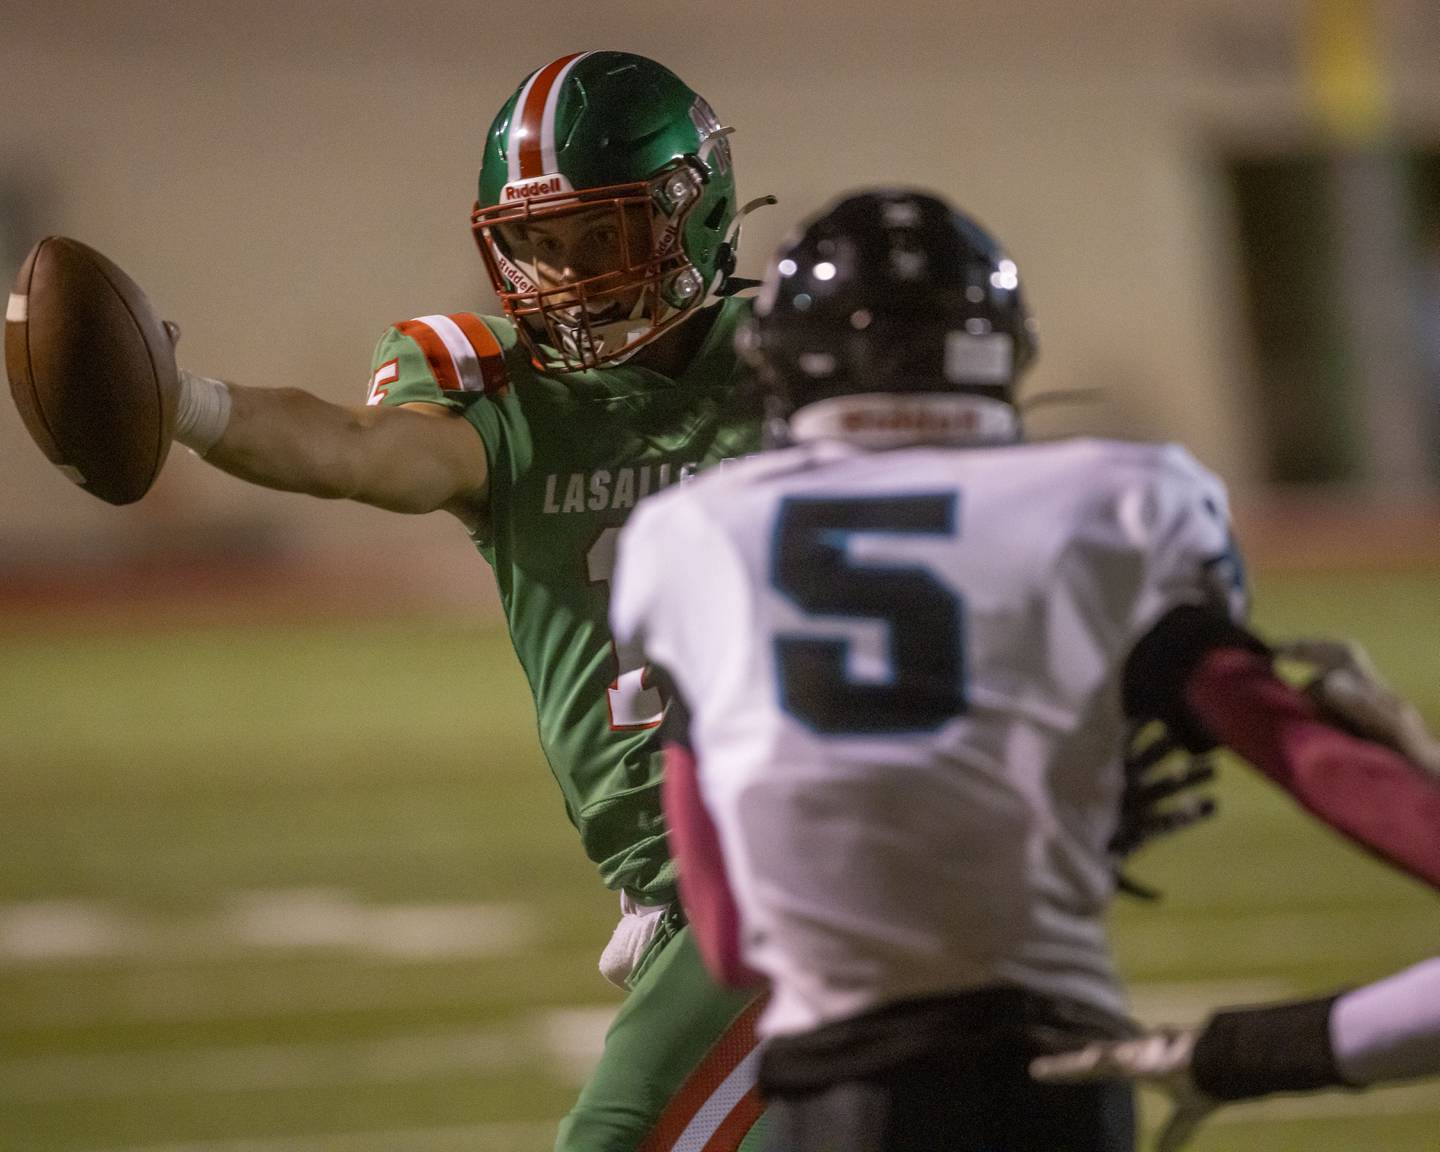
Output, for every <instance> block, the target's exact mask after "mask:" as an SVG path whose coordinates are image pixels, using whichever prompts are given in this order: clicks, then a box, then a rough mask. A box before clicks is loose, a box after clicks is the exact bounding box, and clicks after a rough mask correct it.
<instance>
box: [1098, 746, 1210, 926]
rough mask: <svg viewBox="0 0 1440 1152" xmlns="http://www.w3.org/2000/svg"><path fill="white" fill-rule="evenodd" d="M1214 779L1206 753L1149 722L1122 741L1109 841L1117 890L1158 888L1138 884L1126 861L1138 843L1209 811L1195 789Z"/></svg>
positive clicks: (1149, 892)
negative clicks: (1120, 779) (1121, 783)
mask: <svg viewBox="0 0 1440 1152" xmlns="http://www.w3.org/2000/svg"><path fill="white" fill-rule="evenodd" d="M1214 778H1215V768H1214V765H1213V764H1212V763H1211V761H1210V757H1209V755H1195V754H1193V753H1190V752H1187V751H1186V750H1185V749H1184V748H1182V747H1181V746H1180V744H1179V743H1178V742H1177V741H1175V740H1174V739H1172V738H1171V737H1170V735H1169V734H1168V733H1166V732H1164V731H1163V729H1162V730H1159V731H1156V729H1155V726H1154V725H1144V726H1138V727H1136V728H1135V729H1134V730H1133V731H1132V732H1131V733H1130V736H1129V739H1128V740H1127V741H1126V745H1125V791H1124V793H1123V795H1122V796H1121V800H1120V823H1119V825H1118V826H1117V827H1116V829H1115V835H1114V836H1113V837H1111V840H1110V854H1111V856H1112V857H1113V859H1114V861H1115V882H1116V886H1117V887H1118V888H1119V890H1120V891H1121V892H1124V893H1126V894H1127V895H1129V896H1136V897H1139V898H1140V899H1142V900H1154V899H1157V898H1158V897H1159V895H1160V894H1159V892H1158V891H1156V890H1155V889H1154V888H1151V887H1149V886H1147V885H1144V884H1141V883H1139V882H1138V881H1137V880H1135V879H1134V877H1132V876H1131V875H1130V874H1129V872H1128V871H1127V870H1126V867H1125V865H1126V862H1127V861H1128V859H1129V858H1130V856H1132V855H1133V854H1134V853H1135V852H1137V851H1139V849H1140V848H1142V847H1143V846H1144V845H1146V844H1148V843H1150V841H1152V840H1155V839H1157V838H1159V837H1161V836H1169V835H1171V834H1173V833H1175V832H1179V831H1180V830H1182V829H1184V828H1188V827H1190V826H1191V825H1192V824H1196V823H1198V822H1199V821H1201V820H1204V819H1206V818H1207V817H1210V816H1213V815H1214V813H1215V800H1214V798H1213V797H1211V796H1208V795H1204V794H1201V793H1200V792H1199V789H1200V788H1201V787H1202V786H1204V785H1206V784H1208V783H1209V782H1210V781H1212V780H1213V779H1214Z"/></svg>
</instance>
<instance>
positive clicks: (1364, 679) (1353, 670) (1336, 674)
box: [1276, 638, 1440, 780]
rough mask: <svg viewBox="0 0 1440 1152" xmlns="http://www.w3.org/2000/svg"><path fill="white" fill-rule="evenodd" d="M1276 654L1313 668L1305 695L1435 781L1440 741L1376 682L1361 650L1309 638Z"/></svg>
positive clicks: (1439, 768)
mask: <svg viewBox="0 0 1440 1152" xmlns="http://www.w3.org/2000/svg"><path fill="white" fill-rule="evenodd" d="M1276 651H1277V654H1278V655H1279V656H1280V657H1281V658H1282V659H1285V660H1298V661H1300V662H1302V663H1305V664H1309V665H1311V666H1312V667H1314V668H1315V670H1316V676H1315V679H1313V680H1312V681H1311V682H1310V683H1309V684H1307V685H1306V687H1305V691H1306V693H1307V694H1308V695H1309V696H1310V698H1311V699H1312V700H1314V701H1315V703H1316V704H1318V705H1319V706H1320V708H1321V709H1322V710H1323V711H1324V712H1325V713H1326V714H1327V715H1328V716H1329V717H1330V718H1331V719H1333V720H1335V721H1337V722H1339V723H1340V724H1342V725H1344V726H1345V727H1346V728H1349V729H1350V730H1351V731H1353V732H1355V733H1356V734H1357V735H1359V736H1363V737H1364V738H1366V739H1367V740H1373V741H1375V742H1376V743H1377V744H1384V745H1385V746H1386V747H1388V748H1392V749H1394V750H1395V751H1396V752H1398V753H1400V755H1402V756H1404V757H1405V759H1407V760H1409V761H1410V763H1412V764H1414V765H1415V766H1416V767H1417V768H1419V769H1420V770H1421V771H1422V772H1424V773H1425V774H1426V775H1427V776H1430V777H1432V778H1434V779H1436V780H1440V740H1436V739H1435V737H1434V736H1433V735H1431V733H1430V730H1429V729H1428V728H1427V727H1426V726H1425V721H1424V720H1423V719H1421V717H1420V713H1419V712H1418V711H1416V709H1415V705H1413V704H1411V703H1410V702H1409V701H1408V700H1406V699H1404V698H1403V697H1401V696H1399V695H1397V694H1396V693H1395V691H1394V690H1393V689H1392V688H1391V687H1390V685H1388V684H1386V683H1385V681H1384V680H1383V679H1381V676H1380V673H1379V672H1378V671H1376V669H1375V665H1374V664H1372V663H1371V661H1370V657H1369V656H1368V655H1367V654H1366V652H1365V649H1364V648H1362V647H1360V645H1359V644H1356V643H1354V642H1353V641H1349V640H1325V639H1319V638H1309V639H1303V640H1295V641H1292V642H1291V643H1289V644H1284V645H1281V646H1280V647H1279V648H1278V649H1277V650H1276Z"/></svg>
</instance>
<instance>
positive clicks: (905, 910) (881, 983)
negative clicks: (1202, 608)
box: [612, 439, 1233, 1035]
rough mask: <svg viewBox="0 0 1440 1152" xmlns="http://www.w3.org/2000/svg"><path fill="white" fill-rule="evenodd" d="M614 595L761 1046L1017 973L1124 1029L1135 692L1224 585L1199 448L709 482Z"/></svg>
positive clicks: (816, 465)
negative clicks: (670, 728)
mask: <svg viewBox="0 0 1440 1152" xmlns="http://www.w3.org/2000/svg"><path fill="white" fill-rule="evenodd" d="M619 548H620V551H619V559H618V566H617V570H616V576H615V583H614V586H613V592H614V597H613V600H612V622H613V624H614V628H615V634H616V636H617V638H618V639H620V640H621V641H622V642H624V641H630V640H638V641H639V642H641V643H642V644H643V645H644V648H645V651H646V654H647V656H648V657H649V658H650V659H651V660H653V661H654V662H656V663H658V664H659V665H661V666H663V667H664V668H665V669H666V670H667V671H668V672H669V673H670V674H671V675H672V676H673V677H674V679H675V682H676V684H677V686H678V688H679V690H680V692H681V694H682V696H683V697H684V699H685V701H686V703H687V704H688V705H689V707H690V710H691V728H690V737H691V741H692V744H693V747H694V750H695V753H696V756H697V758H698V761H699V772H700V786H701V794H702V796H703V799H704V802H705V805H706V808H707V810H708V811H709V814H710V816H711V818H712V819H713V820H714V822H715V825H716V827H717V830H718V833H719V837H720V843H721V846H722V848H723V851H724V855H725V861H726V867H727V870H728V874H729V879H730V882H731V885H732V888H733V889H734V895H735V898H736V901H737V904H738V906H739V910H740V916H741V933H742V937H741V938H742V949H743V957H744V959H745V961H746V962H747V963H748V964H749V965H750V966H751V967H753V968H754V969H756V970H757V971H759V972H761V973H763V974H764V975H766V976H768V977H769V978H770V980H771V983H772V997H771V1001H770V1005H769V1008H768V1010H767V1012H766V1014H765V1016H764V1018H763V1020H762V1022H761V1029H762V1032H763V1033H764V1034H766V1035H776V1034H784V1033H794V1032H802V1031H808V1030H810V1029H813V1028H816V1027H819V1026H821V1025H823V1024H826V1023H829V1022H832V1021H835V1020H839V1019H844V1018H848V1017H851V1016H854V1015H855V1014H857V1013H859V1012H863V1011H866V1010H869V1009H871V1008H875V1007H877V1006H879V1005H882V1004H885V1003H888V1002H891V1001H895V1000H899V999H904V998H909V997H915V996H923V995H932V994H938V993H944V992H949V991H956V990H960V989H964V988H969V987H975V986H980V985H988V984H996V983H1005V984H1012V985H1020V986H1023V987H1026V988H1029V989H1033V990H1036V991H1039V992H1041V993H1046V994H1051V995H1057V996H1064V997H1068V998H1071V999H1074V1000H1078V1001H1081V1002H1084V1003H1087V1004H1089V1005H1092V1006H1094V1007H1096V1008H1099V1009H1101V1010H1105V1011H1111V1012H1115V1013H1119V1012H1122V1011H1123V1010H1124V1002H1123V999H1122V996H1121V994H1120V991H1119V988H1118V985H1117V980H1116V976H1115V972H1114V968H1113V965H1112V962H1111V958H1110V954H1109V948H1108V944H1107V940H1106V933H1105V928H1104V915H1105V911H1106V907H1107V905H1108V902H1109V899H1110V897H1111V894H1112V889H1113V882H1112V876H1111V868H1110V860H1109V857H1108V854H1107V850H1106V845H1107V843H1108V841H1109V840H1110V838H1111V836H1112V834H1113V832H1114V831H1115V826H1116V822H1117V818H1118V810H1119V801H1120V795H1121V791H1122V783H1123V776H1122V768H1121V751H1122V746H1123V743H1124V736H1125V720H1124V717H1123V715H1122V708H1121V684H1120V681H1121V672H1122V668H1123V666H1124V661H1125V658H1126V656H1127V654H1128V653H1129V652H1130V650H1131V648H1132V646H1133V645H1134V644H1135V642H1136V641H1137V640H1138V639H1139V638H1140V637H1141V636H1143V635H1144V634H1145V632H1146V631H1147V630H1148V629H1149V628H1150V627H1151V626H1152V625H1153V624H1154V623H1155V622H1156V621H1157V620H1158V619H1159V618H1160V617H1161V616H1162V615H1164V614H1165V613H1166V612H1167V611H1168V610H1169V609H1170V608H1172V607H1174V606H1176V605H1177V604H1181V603H1187V602H1189V603H1194V602H1201V601H1205V600H1207V599H1212V598H1213V597H1214V595H1215V589H1216V588H1217V586H1223V585H1224V581H1225V579H1226V572H1224V571H1222V570H1225V569H1229V568H1231V567H1232V565H1233V552H1232V551H1231V546H1230V536H1229V530H1228V510H1227V506H1226V498H1225V492H1224V488H1223V486H1222V485H1221V484H1220V482H1219V481H1218V480H1217V479H1216V478H1215V477H1214V476H1212V475H1211V474H1210V473H1208V472H1206V471H1205V470H1204V469H1202V468H1201V467H1200V466H1199V465H1198V464H1196V463H1195V461H1194V460H1193V459H1192V458H1191V457H1190V456H1189V455H1188V454H1187V453H1186V452H1185V451H1184V450H1183V449H1181V448H1179V447H1177V446H1173V445H1163V446H1162V445H1139V444H1130V443H1120V442H1115V441H1104V440H1093V439H1085V440H1069V441H1062V442H1055V443H1041V444H1019V445H1006V446H991V447H969V448H927V447H916V448H906V449H901V450H895V451H885V452H865V451H862V450H860V449H857V448H853V447H849V446H846V445H844V444H840V443H836V442H827V443H819V444H812V445H807V446H804V447H799V448H792V449H787V450H785V451H782V452H775V453H767V454H764V455H761V456H757V457H752V458H750V459H747V460H744V461H741V462H738V463H736V464H734V465H731V466H728V467H725V468H722V469H720V470H718V471H712V472H710V473H709V474H706V475H703V476H701V477H698V478H697V479H695V480H694V481H693V482H691V483H688V484H686V485H684V486H681V487H678V488H675V489H672V490H669V491H666V492H664V493H661V494H659V495H657V496H655V497H653V498H651V499H649V500H647V501H645V502H644V503H642V505H641V506H640V507H639V508H638V509H637V511H636V512H635V514H634V516H633V517H632V519H631V521H630V523H629V525H628V526H627V527H626V529H625V530H624V532H623V534H622V536H621V541H620V546H619Z"/></svg>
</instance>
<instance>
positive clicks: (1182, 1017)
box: [1128, 979, 1299, 1025]
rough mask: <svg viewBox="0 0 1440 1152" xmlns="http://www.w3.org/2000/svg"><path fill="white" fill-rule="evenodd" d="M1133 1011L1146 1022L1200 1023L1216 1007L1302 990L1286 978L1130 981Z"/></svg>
mask: <svg viewBox="0 0 1440 1152" xmlns="http://www.w3.org/2000/svg"><path fill="white" fill-rule="evenodd" d="M1128 991H1129V994H1130V1014H1131V1015H1132V1016H1134V1017H1135V1018H1136V1019H1137V1020H1140V1021H1142V1022H1143V1023H1146V1024H1152V1025H1158V1024H1198V1023H1199V1022H1200V1021H1202V1020H1204V1019H1205V1018H1206V1017H1207V1016H1209V1015H1210V1013H1211V1012H1213V1011H1214V1010H1215V1009H1216V1008H1224V1007H1228V1006H1231V1005H1235V1004H1261V1003H1264V1002H1265V1001H1267V1000H1284V999H1287V998H1289V997H1291V996H1294V995H1296V993H1297V992H1298V991H1299V990H1298V989H1296V988H1295V987H1294V985H1292V984H1290V983H1289V982H1288V981H1285V980H1274V979H1259V980H1180V981H1173V982H1171V981H1167V982H1165V983H1144V984H1131V985H1130V987H1129V989H1128Z"/></svg>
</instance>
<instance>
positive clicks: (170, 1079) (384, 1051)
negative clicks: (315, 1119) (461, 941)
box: [0, 1005, 615, 1111]
mask: <svg viewBox="0 0 1440 1152" xmlns="http://www.w3.org/2000/svg"><path fill="white" fill-rule="evenodd" d="M614 1014H615V1006H614V1005H601V1006H594V1007H592V1006H576V1007H574V1008H557V1009H551V1010H548V1011H545V1012H540V1013H536V1014H534V1015H530V1016H524V1017H520V1018H518V1019H516V1020H512V1021H508V1022H506V1023H504V1024H501V1025H499V1026H497V1027H495V1028H489V1029H483V1030H471V1031H464V1032H437V1033H430V1034H423V1035H409V1036H391V1037H385V1038H383V1039H378V1040H369V1041H361V1042H355V1043H345V1044H292V1045H284V1044H249V1045H232V1046H227V1047H207V1048H167V1049H164V1050H161V1051H154V1050H136V1049H120V1050H113V1051H108V1052H84V1053H64V1054H59V1055H53V1056H30V1057H23V1058H20V1059H11V1060H3V1061H0V1111H3V1109H4V1106H5V1105H6V1104H57V1103H64V1102H73V1101H85V1100H109V1099H123V1098H165V1097H176V1096H190V1095H203V1094H205V1093H210V1092H216V1093H224V1092H268V1091H293V1090H296V1089H306V1088H319V1087H336V1086H340V1087H344V1086H347V1085H355V1086H363V1085H376V1084H413V1083H417V1082H424V1081H426V1080H431V1079H439V1078H443V1077H457V1076H459V1077H479V1076H484V1075H489V1074H494V1073H496V1072H500V1071H505V1070H509V1069H512V1068H515V1067H523V1066H526V1065H529V1066H531V1067H536V1068H549V1069H551V1070H553V1071H554V1072H556V1073H557V1074H558V1075H560V1076H561V1077H563V1078H564V1079H565V1080H567V1081H570V1082H573V1083H575V1084H577V1085H578V1084H580V1083H582V1082H583V1081H584V1080H585V1079H586V1077H588V1076H589V1074H590V1071H591V1069H593V1068H594V1066H595V1063H596V1061H597V1060H599V1058H600V1053H601V1051H602V1050H603V1048H604V1042H605V1032H606V1029H607V1028H608V1027H609V1024H610V1020H611V1019H612V1018H613V1017H614Z"/></svg>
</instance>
